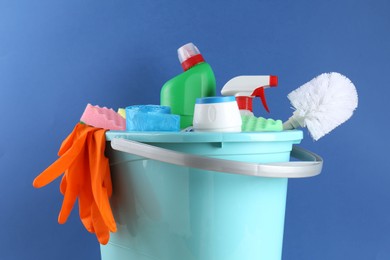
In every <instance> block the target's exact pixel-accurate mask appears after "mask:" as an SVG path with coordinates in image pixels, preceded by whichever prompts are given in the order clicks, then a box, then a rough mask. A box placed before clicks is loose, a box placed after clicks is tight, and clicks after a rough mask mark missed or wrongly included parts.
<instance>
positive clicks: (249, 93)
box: [221, 75, 278, 116]
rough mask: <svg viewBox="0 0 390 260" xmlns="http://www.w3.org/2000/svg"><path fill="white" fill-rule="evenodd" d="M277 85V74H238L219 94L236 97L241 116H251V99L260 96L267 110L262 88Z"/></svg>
mask: <svg viewBox="0 0 390 260" xmlns="http://www.w3.org/2000/svg"><path fill="white" fill-rule="evenodd" d="M277 85H278V77H277V76H268V75H267V76H238V77H235V78H232V79H231V80H229V81H228V82H227V83H226V84H225V86H223V88H222V90H221V94H222V95H224V96H235V97H236V100H237V103H238V107H239V109H240V113H241V116H246V115H249V116H253V105H252V103H253V99H254V98H255V97H260V99H261V102H262V104H263V106H264V108H265V110H266V111H267V112H269V108H268V105H267V100H266V98H265V93H264V89H266V88H269V87H276V86H277Z"/></svg>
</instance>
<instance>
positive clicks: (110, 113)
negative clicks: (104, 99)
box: [80, 104, 126, 130]
mask: <svg viewBox="0 0 390 260" xmlns="http://www.w3.org/2000/svg"><path fill="white" fill-rule="evenodd" d="M80 121H82V122H84V123H85V124H87V125H91V126H94V127H98V128H104V129H109V130H125V129H126V120H125V119H124V118H123V117H121V116H120V115H119V114H118V113H116V112H115V111H114V110H113V109H111V108H107V107H99V106H92V105H91V104H88V105H87V107H86V108H85V110H84V113H83V115H82V116H81V118H80Z"/></svg>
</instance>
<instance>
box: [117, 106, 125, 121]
mask: <svg viewBox="0 0 390 260" xmlns="http://www.w3.org/2000/svg"><path fill="white" fill-rule="evenodd" d="M117 113H118V114H119V115H120V116H121V117H123V118H124V119H126V109H125V108H118V112H117Z"/></svg>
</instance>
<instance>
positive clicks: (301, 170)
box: [111, 138, 323, 178]
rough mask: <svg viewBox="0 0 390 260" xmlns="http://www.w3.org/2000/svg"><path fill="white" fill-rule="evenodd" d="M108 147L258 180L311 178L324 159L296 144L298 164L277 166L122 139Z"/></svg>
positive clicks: (317, 171)
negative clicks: (259, 178)
mask: <svg viewBox="0 0 390 260" xmlns="http://www.w3.org/2000/svg"><path fill="white" fill-rule="evenodd" d="M111 147H112V148H113V149H114V150H117V151H121V152H126V153H129V154H133V155H138V156H142V157H145V158H148V159H152V160H156V161H161V162H165V163H170V164H174V165H179V166H186V167H191V168H197V169H202V170H207V171H216V172H224V173H232V174H239V175H249V176H259V177H273V178H304V177H312V176H315V175H318V174H320V172H321V169H322V164H323V160H322V158H321V157H320V156H319V155H317V154H315V153H313V152H310V151H308V150H306V149H304V148H301V147H298V146H296V145H294V146H293V148H292V150H291V157H294V158H296V159H299V160H301V161H292V162H277V163H252V162H240V161H233V160H226V159H217V158H210V157H205V156H198V155H192V154H187V153H182V152H177V151H173V150H169V149H165V148H160V147H156V146H154V145H149V144H145V143H140V142H136V141H131V140H127V139H123V138H113V139H112V140H111Z"/></svg>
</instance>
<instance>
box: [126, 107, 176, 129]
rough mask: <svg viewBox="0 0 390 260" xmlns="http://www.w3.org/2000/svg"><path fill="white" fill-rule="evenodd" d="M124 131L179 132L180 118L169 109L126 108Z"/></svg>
mask: <svg viewBox="0 0 390 260" xmlns="http://www.w3.org/2000/svg"><path fill="white" fill-rule="evenodd" d="M126 131H173V132H178V131H180V116H178V115H173V114H171V109H170V107H167V106H158V105H137V106H129V107H126Z"/></svg>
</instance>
